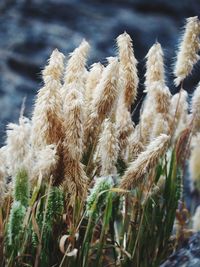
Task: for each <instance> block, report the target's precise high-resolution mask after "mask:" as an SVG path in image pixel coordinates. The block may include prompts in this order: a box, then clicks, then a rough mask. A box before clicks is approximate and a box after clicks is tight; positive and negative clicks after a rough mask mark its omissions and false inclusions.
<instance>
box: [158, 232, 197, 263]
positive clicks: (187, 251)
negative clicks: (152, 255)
mask: <svg viewBox="0 0 200 267" xmlns="http://www.w3.org/2000/svg"><path fill="white" fill-rule="evenodd" d="M199 266H200V232H198V233H196V234H194V235H193V236H192V237H191V238H190V239H189V242H188V243H187V244H186V246H185V247H183V248H181V249H180V250H178V251H177V252H175V253H174V254H172V255H171V256H170V257H169V259H168V260H167V261H166V262H165V263H163V264H162V265H161V266H160V267H199Z"/></svg>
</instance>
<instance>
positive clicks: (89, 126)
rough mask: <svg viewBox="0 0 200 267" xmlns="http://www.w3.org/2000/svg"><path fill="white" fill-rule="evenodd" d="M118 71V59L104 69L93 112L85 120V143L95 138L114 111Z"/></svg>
mask: <svg viewBox="0 0 200 267" xmlns="http://www.w3.org/2000/svg"><path fill="white" fill-rule="evenodd" d="M118 71H119V65H118V60H117V59H115V60H113V61H112V62H111V63H110V64H108V66H107V67H106V68H105V69H104V71H103V74H102V77H101V80H100V82H99V83H98V85H97V87H96V90H95V94H94V99H93V101H92V104H91V113H90V115H89V117H88V119H87V120H86V122H85V127H84V128H85V137H84V141H85V143H87V142H88V141H89V140H90V141H91V139H93V138H94V136H95V134H96V133H97V130H98V129H99V127H100V126H101V124H102V122H103V120H104V119H105V118H106V117H108V116H109V115H110V114H111V113H112V111H113V108H114V105H115V102H116V101H117V97H118V76H119V75H118Z"/></svg>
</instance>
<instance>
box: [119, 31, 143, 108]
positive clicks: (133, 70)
mask: <svg viewBox="0 0 200 267" xmlns="http://www.w3.org/2000/svg"><path fill="white" fill-rule="evenodd" d="M117 46H118V53H119V60H120V77H121V80H122V83H123V95H124V103H125V105H126V107H127V108H128V109H130V107H131V104H132V103H133V102H134V101H135V99H136V97H137V87H138V83H139V79H138V75H137V60H136V58H135V55H134V50H133V45H132V40H131V37H130V36H129V35H128V34H127V33H126V32H125V33H123V34H121V35H119V36H118V37H117Z"/></svg>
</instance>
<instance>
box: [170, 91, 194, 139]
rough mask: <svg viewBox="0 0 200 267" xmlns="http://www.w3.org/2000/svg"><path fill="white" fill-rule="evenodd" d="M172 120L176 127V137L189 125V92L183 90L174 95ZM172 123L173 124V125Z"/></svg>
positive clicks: (171, 112) (171, 106)
mask: <svg viewBox="0 0 200 267" xmlns="http://www.w3.org/2000/svg"><path fill="white" fill-rule="evenodd" d="M169 111H170V116H171V122H172V124H173V125H176V127H175V134H174V138H175V139H176V138H177V137H178V136H179V134H180V133H181V131H183V130H184V129H185V128H186V127H188V125H189V120H188V93H187V92H186V91H185V90H183V89H182V90H181V91H180V92H179V93H177V94H175V95H173V97H172V98H171V103H170V108H169ZM173 125H172V126H173Z"/></svg>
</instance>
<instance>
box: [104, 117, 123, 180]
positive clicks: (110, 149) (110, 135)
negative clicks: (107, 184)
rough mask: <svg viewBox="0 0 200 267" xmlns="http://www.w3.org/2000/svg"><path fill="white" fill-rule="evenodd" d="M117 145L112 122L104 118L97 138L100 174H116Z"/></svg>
mask: <svg viewBox="0 0 200 267" xmlns="http://www.w3.org/2000/svg"><path fill="white" fill-rule="evenodd" d="M118 152H119V146H118V140H117V134H116V129H115V125H114V123H112V122H111V120H110V119H106V120H105V121H104V125H103V131H102V133H101V135H100V139H99V154H100V159H101V176H106V175H110V174H116V173H117V169H116V166H115V165H116V163H117V158H118Z"/></svg>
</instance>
